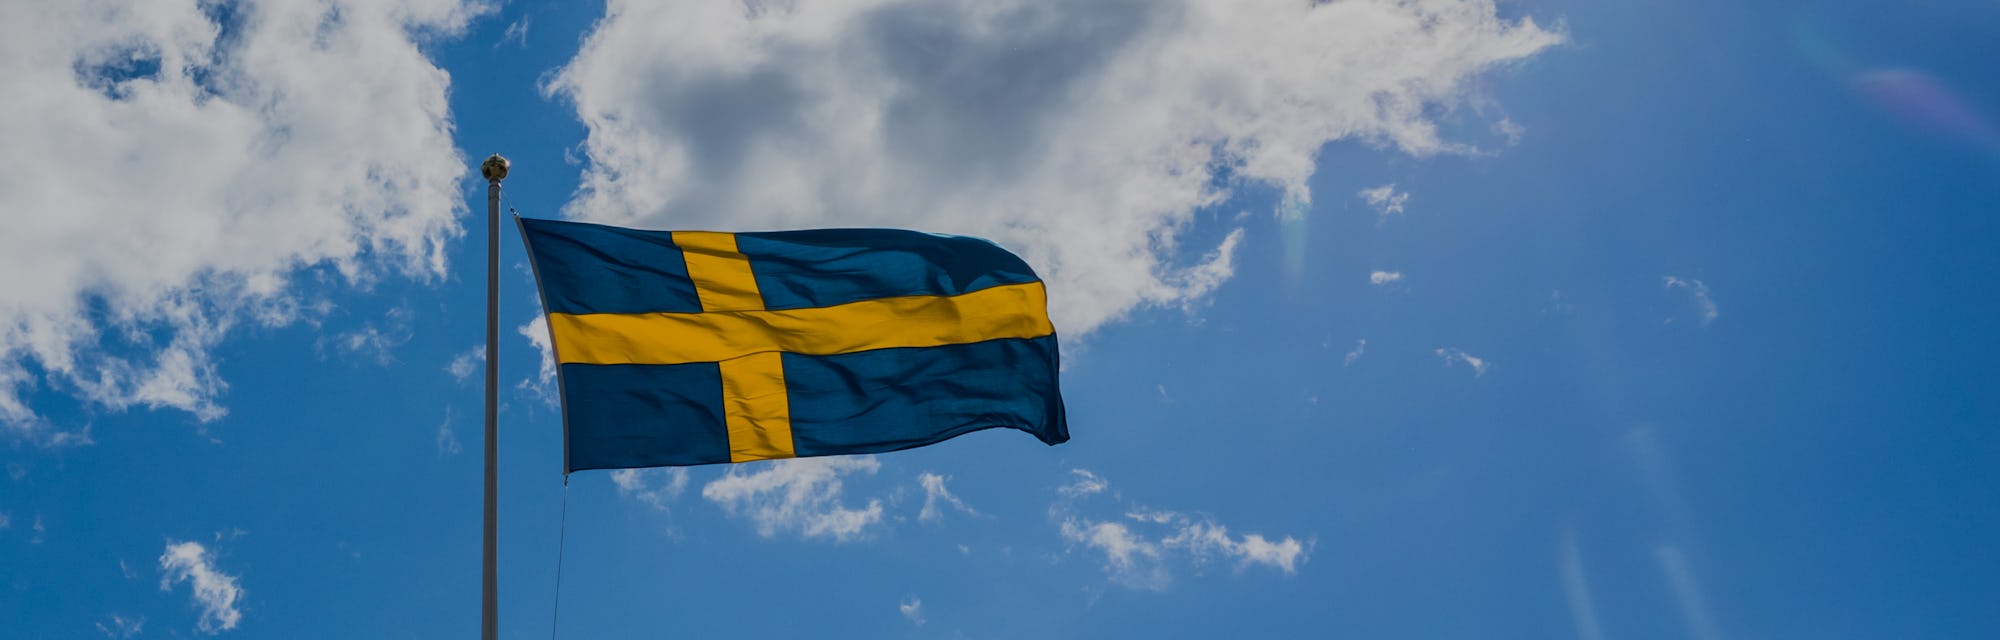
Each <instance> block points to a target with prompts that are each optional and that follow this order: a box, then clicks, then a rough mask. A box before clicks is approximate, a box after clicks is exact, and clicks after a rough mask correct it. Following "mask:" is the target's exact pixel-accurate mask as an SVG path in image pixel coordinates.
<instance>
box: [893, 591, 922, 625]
mask: <svg viewBox="0 0 2000 640" xmlns="http://www.w3.org/2000/svg"><path fill="white" fill-rule="evenodd" d="M896 610H897V611H901V612H903V618H904V619H907V620H909V621H910V624H914V625H917V626H919V627H921V626H924V601H923V600H922V599H920V598H918V597H916V596H910V597H909V598H907V599H905V600H903V603H902V604H899V605H896Z"/></svg>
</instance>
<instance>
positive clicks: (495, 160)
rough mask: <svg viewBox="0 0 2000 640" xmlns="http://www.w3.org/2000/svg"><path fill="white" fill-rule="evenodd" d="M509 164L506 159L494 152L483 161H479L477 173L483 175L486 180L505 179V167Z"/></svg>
mask: <svg viewBox="0 0 2000 640" xmlns="http://www.w3.org/2000/svg"><path fill="white" fill-rule="evenodd" d="M509 166H511V165H510V163H508V162H507V159H506V158H502V157H500V154H497V153H496V154H493V155H490V156H487V157H486V161H485V162H481V163H479V175H482V176H485V177H486V181H487V182H499V181H501V180H506V179H507V167H509Z"/></svg>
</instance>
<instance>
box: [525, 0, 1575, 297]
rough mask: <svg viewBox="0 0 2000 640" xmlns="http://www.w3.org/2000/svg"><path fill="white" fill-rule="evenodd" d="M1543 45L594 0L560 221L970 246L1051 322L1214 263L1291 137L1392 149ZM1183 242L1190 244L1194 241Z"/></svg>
mask: <svg viewBox="0 0 2000 640" xmlns="http://www.w3.org/2000/svg"><path fill="white" fill-rule="evenodd" d="M1560 39H1561V36H1560V35H1559V34H1557V33H1555V32H1552V31H1550V30H1548V29H1545V28H1543V27H1541V26H1539V25H1537V24H1536V23H1534V22H1533V21H1532V20H1529V19H1526V18H1512V17H1503V16H1501V15H1500V13H1499V11H1498V9H1497V8H1496V6H1495V2H1494V0H1346V1H1343V2H1306V1H1302V0H1110V1H1104V2H1029V1H1027V0H997V1H996V0H826V1H814V2H787V1H769V2H764V1H753V2H746V3H735V2H636V1H630V0H612V1H611V2H610V3H609V7H608V15H607V16H606V17H605V19H604V20H602V21H601V22H599V23H598V24H597V27H596V29H595V30H594V31H593V32H592V33H591V34H590V35H589V36H588V38H587V40H586V41H585V42H584V45H583V47H582V50H581V51H580V52H579V53H578V54H577V56H576V57H575V58H574V59H573V60H571V61H570V63H569V64H568V65H566V66H565V67H564V68H563V69H561V70H560V71H559V72H557V73H556V74H555V75H554V76H553V77H552V79H551V81H550V83H549V84H548V87H547V88H548V91H549V92H550V93H551V94H552V95H556V96H559V97H561V98H563V99H567V100H568V101H570V102H571V103H572V104H574V106H575V108H576V111H577V114H578V117H579V118H580V119H581V120H582V121H583V123H584V125H585V126H586V127H587V128H588V131H589V137H588V139H587V140H586V142H585V143H584V145H583V146H582V152H583V154H584V155H585V156H586V160H587V164H586V167H585V171H584V176H583V184H582V185H581V187H580V189H579V191H578V193H577V196H576V198H575V200H574V201H572V202H571V203H570V204H569V206H568V207H567V210H566V213H567V215H570V216H572V217H577V218H585V219H592V220H598V221H604V222H611V223H620V224H633V225H643V226H651V227H671V228H732V229H766V228H782V227H803V226H820V225H843V226H900V227H914V228H920V229H926V230H931V231H937V232H944V233H963V234H973V235H980V236H985V237H989V238H992V239H994V240H996V241H998V242H1000V243H1001V244H1003V245H1004V246H1007V247H1009V248H1011V249H1014V250H1016V251H1018V252H1020V253H1022V254H1024V256H1025V257H1027V258H1028V260H1029V261H1030V262H1031V263H1032V264H1033V265H1034V266H1035V267H1036V268H1037V270H1038V271H1039V272H1040V273H1041V274H1042V275H1043V277H1044V278H1045V279H1048V280H1049V281H1050V282H1051V283H1052V286H1051V296H1052V298H1051V303H1050V304H1051V311H1052V314H1053V315H1054V316H1055V320H1056V324H1057V326H1058V327H1059V328H1060V329H1062V330H1064V331H1066V332H1070V333H1071V334H1072V335H1075V334H1081V333H1085V332H1088V331H1090V330H1092V329H1093V328H1095V327H1098V326H1100V325H1101V324H1103V323H1105V322H1107V321H1110V320H1113V319H1116V318H1118V317H1119V316H1120V315H1122V314H1124V313H1126V312H1128V311H1130V310H1131V309H1134V308H1137V307H1142V306H1156V305H1157V306H1171V305H1185V304H1188V303H1189V302H1190V301H1194V300H1198V299H1200V298H1201V297H1202V296H1203V295H1204V294H1206V293H1207V292H1209V291H1210V290H1212V289H1213V288H1214V287H1216V286H1217V285H1219V284H1220V283H1221V282H1223V281H1224V280H1226V279H1227V278H1228V277H1229V276H1230V274H1231V269H1232V266H1233V262H1232V255H1233V251H1234V249H1235V248H1236V247H1237V246H1238V244H1239V242H1240V241H1241V239H1242V235H1241V229H1236V230H1234V232H1233V233H1232V232H1226V231H1225V230H1223V229H1216V230H1215V233H1214V237H1217V238H1220V239H1219V240H1214V241H1212V242H1213V243H1212V244H1208V245H1206V246H1195V247H1183V246H1182V245H1183V244H1184V240H1185V239H1186V238H1187V237H1188V236H1189V234H1188V231H1189V229H1190V227H1191V226H1192V225H1193V224H1194V221H1195V219H1196V218H1195V213H1196V212H1197V211H1199V210H1202V209H1203V208H1204V207H1208V206H1211V205H1215V204H1217V203H1219V202H1221V201H1223V200H1224V199H1226V198H1228V197H1229V195H1230V191H1231V190H1232V189H1240V188H1245V187H1250V188H1259V189H1273V190H1276V191H1279V192H1281V193H1283V194H1284V196H1285V197H1284V201H1285V205H1284V206H1285V207H1286V208H1285V209H1283V210H1285V211H1294V212H1302V211H1304V210H1305V208H1306V205H1307V204H1308V203H1309V202H1310V200H1311V193H1310V192H1309V190H1308V189H1307V182H1308V180H1309V178H1311V176H1312V174H1313V172H1314V169H1315V166H1314V155H1315V154H1316V153H1317V152H1318V150H1319V149H1320V148H1321V147H1322V146H1323V145H1325V144H1327V143H1328V142H1331V141H1335V140H1342V139H1355V140H1362V141H1366V142H1369V143H1373V144H1379V145H1383V146H1386V147H1393V148H1395V149H1398V150H1401V151H1403V152H1407V153H1410V154H1416V155H1426V154H1436V153H1457V152H1466V151H1470V150H1472V149H1471V147H1469V146H1467V145H1466V144H1465V143H1462V142H1454V141H1451V140H1447V139H1446V138H1445V137H1444V136H1442V135H1441V134H1440V133H1439V127H1438V123H1437V120H1436V119H1437V118H1438V117H1439V116H1440V114H1445V113H1449V112H1450V110H1451V109H1452V108H1453V107H1455V106H1457V105H1461V104H1463V103H1464V102H1465V101H1466V100H1467V99H1468V98H1470V97H1471V96H1468V92H1469V91H1470V90H1471V88H1472V87H1474V86H1476V83H1475V82H1474V80H1475V79H1476V78H1477V77H1478V76H1479V75H1480V74H1482V73H1484V72H1487V71H1490V70H1492V69H1494V68H1496V67H1499V66H1503V65H1507V64H1509V63H1513V62H1516V61H1519V60H1522V59H1525V58H1527V57H1529V56H1532V55H1534V54H1535V53H1536V52H1539V51H1541V50H1543V49H1545V48H1547V47H1549V46H1551V45H1553V44H1555V43H1557V42H1558V41H1559V40H1560ZM1204 237H1208V236H1204Z"/></svg>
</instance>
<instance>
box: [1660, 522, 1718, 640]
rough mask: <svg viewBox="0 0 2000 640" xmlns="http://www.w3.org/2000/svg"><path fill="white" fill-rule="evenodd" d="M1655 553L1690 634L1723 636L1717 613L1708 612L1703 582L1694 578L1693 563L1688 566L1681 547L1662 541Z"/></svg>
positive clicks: (1706, 639) (1698, 638) (1699, 638)
mask: <svg viewBox="0 0 2000 640" xmlns="http://www.w3.org/2000/svg"><path fill="white" fill-rule="evenodd" d="M1653 556H1654V558H1655V559H1657V560H1659V562H1660V572H1661V573H1662V574H1664V575H1665V576H1666V578H1667V587H1668V588H1669V589H1670V590H1671V591H1672V593H1673V594H1674V604H1676V605H1679V606H1680V612H1681V621H1682V622H1684V623H1686V624H1687V630H1688V635H1691V636H1694V638H1695V640H1721V638H1722V633H1721V632H1720V631H1718V630H1717V629H1716V626H1715V617H1714V616H1713V615H1710V614H1709V608H1708V598H1706V597H1703V596H1702V594H1701V585H1700V584H1698V583H1696V582H1695V579H1694V567H1692V566H1689V564H1688V560H1687V556H1686V555H1685V554H1682V553H1681V549H1680V547H1676V546H1673V545H1667V544H1663V545H1660V546H1658V547H1656V548H1654V549H1653Z"/></svg>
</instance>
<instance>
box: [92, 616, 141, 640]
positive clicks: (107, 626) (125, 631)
mask: <svg viewBox="0 0 2000 640" xmlns="http://www.w3.org/2000/svg"><path fill="white" fill-rule="evenodd" d="M145 628H146V619H145V618H144V617H139V618H127V617H125V616H124V615H123V614H117V613H114V614H111V619H109V620H105V621H103V622H99V623H97V630H98V631H100V632H102V633H103V634H104V636H105V637H107V638H130V637H132V636H136V635H139V632H140V631H144V630H145Z"/></svg>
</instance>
